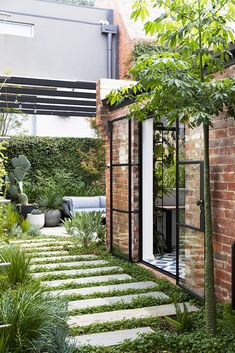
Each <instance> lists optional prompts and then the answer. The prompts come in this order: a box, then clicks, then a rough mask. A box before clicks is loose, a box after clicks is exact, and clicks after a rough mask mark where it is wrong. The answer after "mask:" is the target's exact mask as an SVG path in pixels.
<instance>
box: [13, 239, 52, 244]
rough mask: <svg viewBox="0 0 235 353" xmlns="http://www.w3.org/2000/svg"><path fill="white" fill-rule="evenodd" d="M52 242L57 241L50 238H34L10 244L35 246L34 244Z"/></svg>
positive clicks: (14, 241)
mask: <svg viewBox="0 0 235 353" xmlns="http://www.w3.org/2000/svg"><path fill="white" fill-rule="evenodd" d="M54 240H57V239H52V238H49V239H48V238H34V239H22V240H21V239H20V240H11V241H10V244H35V243H39V244H40V243H45V242H47V243H51V242H53V241H54Z"/></svg>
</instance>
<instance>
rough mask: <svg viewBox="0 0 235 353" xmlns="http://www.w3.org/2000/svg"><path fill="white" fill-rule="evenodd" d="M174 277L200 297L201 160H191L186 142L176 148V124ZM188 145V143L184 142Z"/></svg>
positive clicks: (202, 218)
mask: <svg viewBox="0 0 235 353" xmlns="http://www.w3.org/2000/svg"><path fill="white" fill-rule="evenodd" d="M177 130H178V133H177V135H178V136H177V147H176V150H177V170H176V174H177V175H176V180H177V183H176V240H177V252H176V257H177V258H176V280H177V283H178V284H179V285H181V286H183V287H185V288H186V289H187V290H188V291H190V292H192V293H193V294H196V295H198V296H199V297H203V296H204V242H205V235H204V231H205V230H204V200H203V199H204V188H203V173H204V162H203V160H191V159H190V156H191V154H190V152H189V153H188V151H187V148H188V147H187V145H184V147H183V148H184V150H183V151H182V150H180V145H179V126H178V127H177ZM188 146H189V145H188Z"/></svg>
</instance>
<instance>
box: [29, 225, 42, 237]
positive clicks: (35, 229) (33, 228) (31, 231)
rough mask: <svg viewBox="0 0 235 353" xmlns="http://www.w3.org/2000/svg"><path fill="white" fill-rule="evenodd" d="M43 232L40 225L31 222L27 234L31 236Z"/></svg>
mask: <svg viewBox="0 0 235 353" xmlns="http://www.w3.org/2000/svg"><path fill="white" fill-rule="evenodd" d="M40 234H41V230H40V228H39V227H38V226H35V225H34V224H30V227H29V229H28V231H27V235H29V236H30V237H37V236H39V235H40Z"/></svg>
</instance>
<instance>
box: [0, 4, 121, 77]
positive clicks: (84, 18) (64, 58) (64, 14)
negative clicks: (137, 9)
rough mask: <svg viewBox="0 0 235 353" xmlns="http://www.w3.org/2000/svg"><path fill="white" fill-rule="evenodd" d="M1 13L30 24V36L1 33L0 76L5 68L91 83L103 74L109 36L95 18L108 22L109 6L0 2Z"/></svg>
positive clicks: (27, 73) (13, 72)
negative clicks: (31, 30)
mask: <svg viewBox="0 0 235 353" xmlns="http://www.w3.org/2000/svg"><path fill="white" fill-rule="evenodd" d="M0 12H8V13H10V14H11V16H10V17H9V18H7V20H8V21H15V22H23V23H31V24H33V25H34V37H33V38H27V37H20V36H14V35H5V34H1V33H0V50H1V58H0V75H1V74H3V73H4V71H5V70H6V69H9V70H10V73H11V75H13V76H28V77H41V78H57V79H71V80H91V81H96V80H98V79H100V78H106V77H107V37H106V35H102V34H101V25H100V24H99V21H100V20H107V19H109V21H110V15H111V16H112V13H110V10H106V9H98V8H92V7H90V8H89V7H82V6H73V5H72V6H71V5H63V4H55V3H51V2H47V1H41V0H0ZM4 19H6V18H5V17H4V16H3V15H1V14H0V20H4ZM113 47H114V48H115V43H114V45H113ZM114 61H115V58H114ZM113 77H115V74H114V76H113Z"/></svg>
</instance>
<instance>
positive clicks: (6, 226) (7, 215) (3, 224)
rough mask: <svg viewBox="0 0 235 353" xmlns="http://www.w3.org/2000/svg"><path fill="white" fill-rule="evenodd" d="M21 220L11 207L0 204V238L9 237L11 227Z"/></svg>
mask: <svg viewBox="0 0 235 353" xmlns="http://www.w3.org/2000/svg"><path fill="white" fill-rule="evenodd" d="M20 221H21V218H20V216H19V214H18V212H16V210H15V208H14V207H13V206H12V205H11V204H8V205H4V204H0V236H3V235H9V234H10V232H11V230H12V227H13V226H16V225H18V224H19V223H20Z"/></svg>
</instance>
